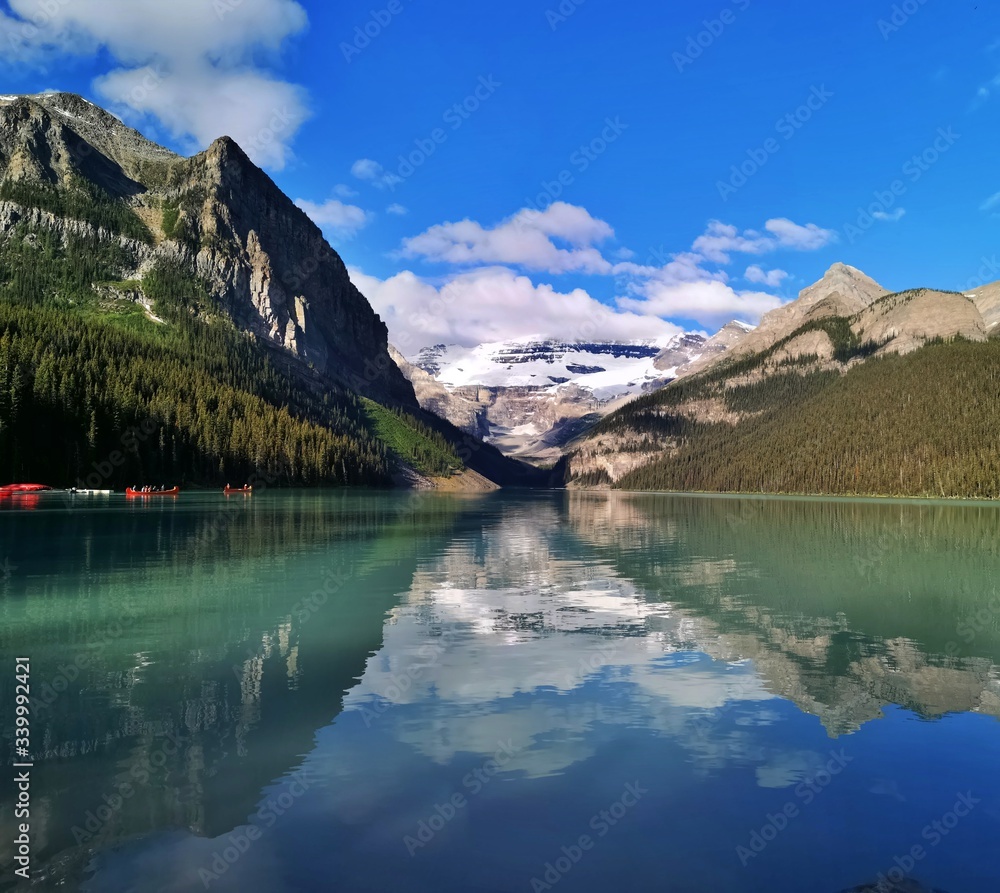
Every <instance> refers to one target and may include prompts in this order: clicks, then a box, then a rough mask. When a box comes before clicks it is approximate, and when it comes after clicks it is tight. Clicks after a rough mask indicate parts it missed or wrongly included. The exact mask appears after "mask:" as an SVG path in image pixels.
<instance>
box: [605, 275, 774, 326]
mask: <svg viewBox="0 0 1000 893" xmlns="http://www.w3.org/2000/svg"><path fill="white" fill-rule="evenodd" d="M781 304H782V300H781V298H778V297H775V296H774V295H769V294H766V293H765V292H755V291H743V292H740V291H736V290H735V289H733V288H732V287H730V286H729V285H727V284H726V283H725V282H720V281H719V280H717V279H713V280H706V281H702V282H681V283H667V282H656V281H654V282H649V283H646V284H645V285H644V286H643V288H642V297H636V298H628V297H625V298H619V299H618V307H619V308H620V309H622V310H625V311H631V312H633V313H637V314H640V315H642V316H649V315H652V316H657V317H670V318H674V319H693V320H695V321H697V322H699V323H701V324H703V325H706V326H709V327H716V328H718V327H720V326H722V325H724V324H725V323H727V322H729V321H730V320H733V319H739V320H742V321H744V322H748V323H751V324H756V323H757V322H759V321H760V318H761V317H762V316H763V315H764V314H765V313H767V312H768V311H769V310H774V309H775V308H776V307H780V306H781Z"/></svg>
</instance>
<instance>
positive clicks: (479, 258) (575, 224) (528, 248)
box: [403, 202, 614, 274]
mask: <svg viewBox="0 0 1000 893" xmlns="http://www.w3.org/2000/svg"><path fill="white" fill-rule="evenodd" d="M612 236H614V230H613V229H612V228H611V227H610V226H609V225H608V224H607V223H605V222H604V221H603V220H598V219H596V218H595V217H592V216H591V215H590V214H589V213H588V212H587V210H586V209H585V208H581V207H577V206H576V205H569V204H566V203H565V202H555V203H553V204H552V205H551V206H549V207H548V208H547V209H546V210H545V211H534V210H530V209H527V208H526V209H523V210H521V211H518V212H517V213H516V214H514V215H513V216H512V217H508V218H507V219H506V220H504V221H503V222H501V223H499V224H497V225H496V226H494V227H493V228H491V229H487V228H485V227H483V226H482V224H480V223H477V222H476V221H474V220H469V219H465V220H461V221H459V222H457V223H441V224H437V225H436V226H432V227H431V228H430V229H428V230H427V231H426V232H423V233H421V234H420V235H418V236H414V237H412V238H409V239H405V240H404V242H403V254H404V255H405V256H408V257H424V258H426V259H428V260H432V261H438V262H444V263H451V264H462V265H471V264H512V265H515V266H519V267H524V268H525V269H528V270H538V271H545V272H548V273H569V272H584V273H602V274H609V273H612V272H613V267H612V265H611V264H610V263H609V262H608V261H607V260H606V259H605V258H604V256H603V255H602V254H601V252H600V251H599V250H598V249H597V248H596V247H594V246H595V245H596V244H598V243H600V242H603V241H604V240H605V239H608V238H611V237H612ZM554 239H558V240H559V241H561V242H563V243H565V244H567V245H569V246H570V247H568V248H563V247H560V246H559V245H557V244H556V243H555V241H553V240H554Z"/></svg>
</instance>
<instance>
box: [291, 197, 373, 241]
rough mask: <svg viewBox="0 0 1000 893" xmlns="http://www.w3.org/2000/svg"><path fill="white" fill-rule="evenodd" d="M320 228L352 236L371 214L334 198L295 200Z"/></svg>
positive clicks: (368, 220) (367, 221) (368, 219)
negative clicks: (322, 200) (320, 202)
mask: <svg viewBox="0 0 1000 893" xmlns="http://www.w3.org/2000/svg"><path fill="white" fill-rule="evenodd" d="M295 204H296V205H298V206H299V207H300V208H301V209H302V210H303V211H305V212H306V214H308V215H309V217H310V218H311V219H312V221H313V223H315V224H316V225H317V226H318V227H319V228H320V229H322V230H323V231H324V232H328V233H330V234H331V235H336V236H345V237H346V236H353V235H354V234H355V233H356V232H357V231H358V230H360V229H363V228H364V227H365V226H367V225H368V223H369V222H370V221H371V215H370V214H369V213H368V212H367V211H364V210H362V209H361V208H359V207H357V206H356V205H345V204H344V203H343V202H341V201H338V200H337V199H335V198H331V199H330V200H329V201H326V202H323V204H321V205H320V204H317V203H316V202H311V201H308V200H307V199H303V198H298V199H296V200H295Z"/></svg>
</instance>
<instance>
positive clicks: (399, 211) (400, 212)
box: [385, 205, 410, 217]
mask: <svg viewBox="0 0 1000 893" xmlns="http://www.w3.org/2000/svg"><path fill="white" fill-rule="evenodd" d="M385 212H386V214H394V215H395V216H397V217H405V216H406V215H407V214H409V213H410V212H409V211H408V210H407V209H406V208H404V207H403V206H402V205H389V207H388V208H386V209H385Z"/></svg>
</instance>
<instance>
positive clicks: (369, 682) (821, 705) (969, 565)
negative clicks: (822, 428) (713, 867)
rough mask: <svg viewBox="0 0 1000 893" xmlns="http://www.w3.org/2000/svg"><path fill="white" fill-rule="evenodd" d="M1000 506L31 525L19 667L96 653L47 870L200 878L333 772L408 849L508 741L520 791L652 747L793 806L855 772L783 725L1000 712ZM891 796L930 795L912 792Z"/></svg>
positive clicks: (729, 507)
mask: <svg viewBox="0 0 1000 893" xmlns="http://www.w3.org/2000/svg"><path fill="white" fill-rule="evenodd" d="M998 519H1000V514H998V510H996V509H994V508H992V507H967V506H956V505H935V504H917V503H905V504H904V503H896V504H890V503H857V502H837V501H831V500H824V501H806V500H801V501H796V500H752V499H724V498H702V497H667V496H644V495H629V494H587V493H569V494H564V495H557V496H552V495H530V494H529V495H520V496H505V495H499V496H486V497H477V498H468V499H463V498H449V497H437V496H415V497H404V496H378V495H364V496H359V495H339V496H332V495H325V496H304V495H301V494H300V495H294V494H278V495H267V496H266V497H265V498H260V499H254V500H247V501H241V502H240V503H239V504H238V505H237V506H236V507H226V508H224V509H220V508H218V507H216V506H215V505H214V504H212V505H209V504H208V503H207V502H206V503H205V504H204V505H202V504H190V505H189V507H184V506H180V507H172V508H170V509H169V510H166V509H156V510H154V511H146V512H142V511H129V512H128V513H126V514H124V515H120V514H117V513H114V512H111V511H109V510H95V511H92V512H84V513H79V512H76V513H69V514H67V513H66V512H65V511H61V510H47V509H46V508H45V506H43V507H42V509H41V510H39V511H33V512H30V513H25V514H21V515H16V513H9V514H3V515H0V535H2V536H3V538H4V539H3V545H4V548H3V551H2V552H0V558H2V556H3V554H4V553H6V554H10V555H17V556H18V559H17V561H16V564H17V565H18V566H19V567H18V573H16V574H15V575H13V576H12V578H11V580H9V581H7V582H6V583H5V584H4V589H3V591H2V595H0V610H2V614H3V617H4V625H3V628H2V630H0V651H2V652H3V653H4V654H6V655H13V654H14V652H15V651H17V652H18V653H28V654H30V655H31V656H32V660H33V673H34V682H35V684H36V685H37V686H38V688H39V689H41V688H42V686H43V685H44V684H45V683H46V682H52V681H53V680H55V679H57V678H59V677H60V675H62V676H63V677H66V676H68V675H71V674H70V673H69V672H68V671H67V669H66V668H67V666H73V665H78V664H79V662H78V661H77V658H78V656H79V655H80V654H87V655H88V660H87V662H86V664H85V665H83V666H80V667H79V672H78V673H77V675H76V677H74V678H72V679H69V680H68V685H67V687H66V690H65V691H63V692H60V693H59V694H58V696H57V697H54V698H52V700H51V703H46V704H43V705H41V706H40V709H39V710H38V712H37V714H36V718H35V726H34V738H35V740H36V741H38V742H40V746H39V748H38V752H37V753H36V759H37V760H39V762H40V763H43V764H44V766H45V776H44V777H45V781H44V794H41V795H40V797H39V800H38V804H37V805H38V812H37V814H36V816H35V829H36V834H37V842H36V854H37V858H39V862H40V863H44V864H45V869H44V871H45V872H46V874H45V878H46V879H47V880H48V881H51V882H53V883H54V882H55V881H57V880H60V879H64V880H68V881H70V882H73V881H74V880H78V879H79V878H80V876H81V875H82V873H83V871H84V867H85V866H86V864H87V863H88V861H90V860H91V859H92V857H94V856H95V854H96V855H97V858H96V860H95V861H93V862H91V868H90V871H91V872H96V880H95V882H94V883H95V885H96V886H95V887H94V889H118V888H121V889H125V888H126V887H127V884H126V882H125V881H123V880H122V877H123V876H124V875H122V874H121V873H122V872H126V871H127V870H131V869H127V866H128V865H130V864H132V863H131V862H130V861H129V859H130V858H131V857H130V856H128V855H127V853H126V855H116V854H115V853H114V852H113V848H116V847H120V846H121V844H123V843H126V842H130V841H137V842H136V843H134V844H133V846H134V847H138V848H139V850H140V851H141V853H142V859H143V860H151V861H148V862H147V861H143V864H144V865H146V866H147V868H148V867H149V866H150V865H152V866H154V867H153V869H150V870H155V871H161V872H165V873H166V875H169V871H170V870H173V869H168V868H167V867H166V866H165V865H160V863H159V862H157V859H162V860H166V859H168V857H167V856H166V855H164V853H166V852H167V851H169V853H170V856H169V860H170V861H171V864H173V863H179V862H190V863H191V864H195V865H197V864H202V862H203V861H204V858H206V857H207V854H210V853H211V852H212V846H211V844H212V841H213V840H216V839H218V838H220V837H221V836H223V835H225V834H227V833H229V832H231V831H232V830H233V829H238V828H240V827H243V826H244V825H245V823H246V822H247V821H248V818H249V817H251V816H253V815H254V814H256V813H258V811H259V809H260V808H261V804H262V803H263V802H265V796H266V794H267V791H268V790H270V789H273V788H274V787H275V786H276V785H280V784H281V783H282V780H283V779H287V778H288V777H289V776H290V775H291V774H292V773H296V772H298V771H302V770H308V771H310V772H312V773H313V776H312V777H315V778H318V779H320V780H321V781H320V783H319V784H318V785H317V788H316V789H317V790H321V791H322V792H323V793H322V795H320V794H316V796H317V797H321V798H322V799H321V800H320V801H316V802H313V801H312V800H310V801H309V802H310V803H311V804H312V805H311V806H309V807H308V808H309V809H311V810H312V811H313V814H314V815H315V814H317V813H316V810H318V809H320V806H318V805H317V803H319V802H321V803H322V809H323V810H326V811H328V813H329V815H328V816H327V819H328V821H329V822H330V823H332V824H331V825H330V827H329V828H327V827H326V825H322V820H319V819H317V821H320V823H321V826H322V827H324V828H326V831H325V832H324V833H330V834H334V833H336V834H348V831H347V830H344V829H357V828H360V827H362V826H365V824H366V823H377V822H378V821H379V816H390V815H391V816H392V819H391V822H390V824H389V825H388V826H387V828H388V830H383V832H381V833H382V834H384V836H385V837H386V839H390V838H392V839H393V840H396V841H397V842H398V839H399V838H400V837H401V836H402V835H403V834H405V833H407V829H408V828H410V827H411V826H412V825H413V824H415V823H416V822H417V821H418V820H419V818H420V816H421V815H422V814H423V813H422V812H421V811H422V810H424V809H425V807H426V803H427V797H426V796H422V795H420V794H419V793H417V792H416V789H415V787H414V786H416V785H418V782H419V779H420V778H421V776H422V774H423V773H431V775H433V773H434V772H436V771H442V772H443V771H448V772H450V771H453V768H454V767H455V766H459V765H469V766H473V767H474V766H475V765H481V764H482V761H483V760H484V759H488V758H489V757H490V756H491V755H493V754H495V753H496V752H497V750H498V747H499V746H504V747H507V748H509V749H510V752H511V753H512V754H513V756H512V758H511V759H510V760H509V761H506V762H504V764H503V765H502V767H500V768H499V769H498V770H497V773H496V775H497V778H498V779H500V780H502V781H503V782H509V783H516V784H518V785H522V786H523V785H526V784H530V783H536V784H540V783H543V782H546V781H548V782H551V781H552V780H554V779H559V778H560V777H562V776H566V777H570V776H572V774H573V773H574V772H575V771H576V767H581V766H583V765H584V764H587V765H588V766H590V765H592V764H593V763H594V762H601V761H606V760H607V759H608V757H607V754H608V753H609V751H613V752H616V753H617V752H619V751H621V748H622V747H623V746H624V747H626V751H624V752H628V751H627V748H628V746H632V745H622V744H620V742H621V741H632V740H633V738H634V736H636V735H642V736H652V737H653V738H654V739H657V740H662V741H663V742H669V743H670V746H671V747H676V748H679V751H678V753H680V754H681V756H680V757H679V759H680V760H681V761H682V762H683V763H684V764H685V766H686V768H687V771H688V772H690V773H693V775H694V776H695V777H708V776H710V775H712V774H713V773H719V772H721V771H724V770H733V769H741V770H743V771H746V772H749V773H751V774H752V776H753V778H754V780H755V784H756V786H757V788H759V789H764V790H769V789H780V788H786V787H791V786H793V785H796V784H799V783H801V782H802V780H803V779H808V778H810V777H812V776H813V774H815V773H816V772H817V771H818V770H819V769H820V768H821V767H822V766H823V764H824V762H825V761H826V760H828V758H829V754H828V753H826V752H825V751H824V750H822V749H821V748H819V747H817V746H816V744H815V742H813V743H812V744H811V745H805V744H801V743H798V742H796V741H790V740H789V741H783V740H782V739H781V736H780V735H777V734H775V733H774V732H773V731H768V730H769V729H771V728H772V727H777V726H781V724H782V723H787V722H788V721H789V720H790V717H793V716H802V715H805V716H810V717H815V718H817V719H818V721H819V722H820V723H822V726H823V728H824V729H825V730H826V733H827V735H828V736H830V737H834V738H836V737H841V736H850V735H852V734H853V733H856V732H858V731H859V730H861V729H862V728H863V727H864V726H865V725H866V724H868V723H870V722H871V721H873V720H877V719H879V718H880V717H882V716H884V715H885V714H886V713H887V712H888V711H890V710H893V709H896V708H897V707H898V708H903V709H905V710H908V711H912V712H913V713H915V714H917V715H919V716H921V717H924V718H938V717H942V716H944V715H945V714H948V713H981V714H987V715H990V716H994V717H1000V677H998V672H997V663H998V662H1000V632H998V623H997V617H998V607H997V606H998V602H997V600H996V595H995V592H994V589H993V583H992V581H993V579H995V571H996V570H997V568H998V565H1000V541H998V538H997V533H998V532H1000V531H998V526H1000V524H998ZM44 544H48V545H44ZM317 594H319V597H317ZM324 594H325V597H322V596H323V595H324ZM310 598H312V599H313V600H312V601H310ZM116 624H117V625H116ZM109 630H117V631H115V632H109ZM11 684H12V683H11V682H10V680H8V679H2V680H0V695H2V697H3V699H4V701H5V702H9V700H10V697H11V695H12V692H11V690H10V687H11ZM166 741H176V742H177V746H175V747H169V748H168V747H166V746H165V744H164V742H166ZM5 746H6V747H9V745H8V744H5ZM636 746H637V745H636ZM10 756H11V755H10V754H9V753H7V752H6V751H5V753H4V758H5V759H7V758H9V757H10ZM9 761H10V760H9V759H8V762H9ZM143 767H145V769H146V770H147V779H148V780H145V781H144V782H143V783H142V784H138V785H136V788H137V791H136V793H135V795H134V796H133V797H131V798H130V799H128V800H127V802H124V803H123V804H122V805H121V807H120V808H116V809H115V810H113V811H112V815H111V816H110V817H108V818H107V819H104V820H100V821H98V822H96V823H95V827H94V828H92V829H91V828H89V827H88V826H87V824H86V822H87V817H88V815H89V814H91V813H96V811H97V810H98V809H99V807H100V806H101V805H102V804H103V803H106V802H107V800H106V796H105V795H106V794H107V793H108V792H113V791H114V790H116V789H117V788H118V787H119V786H120V785H121V783H122V782H124V781H128V780H135V779H136V778H137V772H138V771H139V770H141V769H142V768H143ZM421 767H424V768H421ZM435 767H437V768H435ZM460 777H461V776H460ZM428 783H430V782H429V781H428ZM616 783H617V781H616ZM870 789H871V791H874V792H875V794H877V795H880V796H882V797H883V799H884V800H886V801H893V802H895V801H897V800H898V801H899V802H902V800H903V798H904V795H903V794H901V793H900V790H899V788H898V787H897V786H896V783H895V782H894V781H892V780H886V779H883V780H880V781H877V782H875V783H873V785H871V788H870ZM438 790H439V788H433V792H432V793H431V794H430V795H428V796H431V797H439V796H441V794H439V793H437V791H438ZM404 792H407V793H405V794H404ZM5 796H6V795H5ZM310 796H312V795H310ZM323 815H326V813H323ZM0 820H2V823H3V824H4V825H5V826H6V825H8V824H9V822H11V821H13V819H12V803H11V802H10V801H9V800H7V799H4V800H0ZM384 821H386V822H389V821H390V820H389V819H384ZM80 828H84V829H85V830H86V831H87V836H86V838H84V839H81V838H80V836H79V834H78V833H76V831H75V830H74V829H80ZM332 828H336V829H338V830H336V832H334V831H333V830H331V829H332ZM351 833H353V832H351ZM171 834H174V835H177V834H180V835H181V836H180V837H171V836H170V835H171ZM393 835H396V836H395V837H393ZM378 839H381V837H379V838H378ZM366 840H368V838H366ZM150 841H152V842H150ZM199 841H200V842H199ZM369 843H370V841H369ZM351 845H352V846H353V845H354V844H353V843H352V844H351ZM8 846H9V844H8V843H7V842H0V861H9V857H10V855H11V854H10V853H8V852H7V851H6V850H5V849H4V848H5V847H8ZM147 846H148V847H149V849H148V850H147V849H146V848H147ZM158 847H159V848H162V849H163V853H160V851H159V850H158V849H157V848H158ZM194 853H197V854H198V855H193V854H194ZM185 854H186V855H185ZM133 861H134V860H133ZM157 865H159V866H160V867H159V868H156V866H157ZM271 867H273V866H271ZM271 867H269V868H268V871H270V870H271ZM241 871H243V872H250V875H247V874H246V873H244V874H242V875H240V877H241V878H244V879H245V878H246V877H248V876H251V875H252V869H251V868H250V867H248V866H247V865H244V866H243V868H242V869H241ZM275 871H278V869H277V868H275ZM279 874H280V871H279ZM166 875H165V877H166ZM232 877H233V878H235V877H236V873H235V872H234V874H233V876H232ZM187 880H188V881H189V880H190V878H188V879H187ZM233 882H234V883H235V881H233ZM241 882H242V883H245V882H246V881H245V880H244V881H241ZM720 882H721V881H720ZM163 883H164V885H163V887H162V889H164V890H166V889H187V887H185V886H183V884H181V883H177V884H176V885H173V886H172V885H171V883H172V882H170V883H168V880H167V879H165V880H164V882H163ZM414 883H416V881H414ZM149 889H158V888H157V887H155V886H153V887H150V888H149ZM220 889H221V887H220ZM226 889H228V888H226ZM233 889H236V887H234V888H233ZM246 889H251V888H250V887H247V888H246ZM253 889H258V888H253ZM259 889H263V888H262V887H261V888H259ZM296 889H297V888H296ZM345 889H346V888H345Z"/></svg>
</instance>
